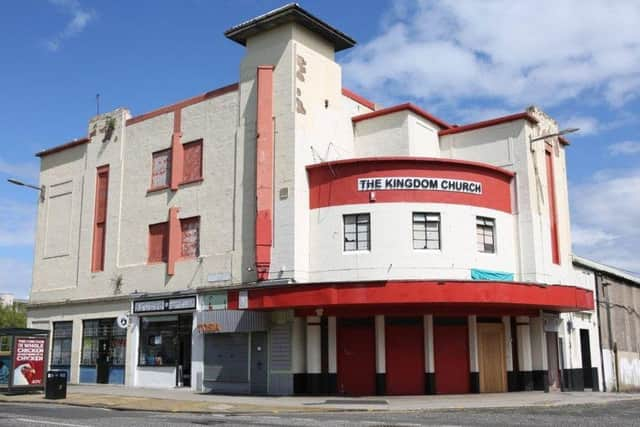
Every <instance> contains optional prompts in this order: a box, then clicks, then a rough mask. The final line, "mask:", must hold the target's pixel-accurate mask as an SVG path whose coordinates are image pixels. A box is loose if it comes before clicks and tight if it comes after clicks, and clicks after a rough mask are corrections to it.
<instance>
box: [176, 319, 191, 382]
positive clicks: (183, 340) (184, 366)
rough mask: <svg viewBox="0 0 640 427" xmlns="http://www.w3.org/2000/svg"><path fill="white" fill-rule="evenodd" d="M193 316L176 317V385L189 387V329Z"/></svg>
mask: <svg viewBox="0 0 640 427" xmlns="http://www.w3.org/2000/svg"><path fill="white" fill-rule="evenodd" d="M192 328H193V315H191V314H181V315H180V316H179V317H178V340H177V344H178V349H177V350H178V353H177V356H178V357H177V358H176V363H177V370H176V374H177V378H176V385H177V386H182V387H191V329H192Z"/></svg>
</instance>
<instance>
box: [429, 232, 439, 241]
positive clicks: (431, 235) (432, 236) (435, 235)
mask: <svg viewBox="0 0 640 427" xmlns="http://www.w3.org/2000/svg"><path fill="white" fill-rule="evenodd" d="M427 240H440V235H439V233H438V232H437V231H427Z"/></svg>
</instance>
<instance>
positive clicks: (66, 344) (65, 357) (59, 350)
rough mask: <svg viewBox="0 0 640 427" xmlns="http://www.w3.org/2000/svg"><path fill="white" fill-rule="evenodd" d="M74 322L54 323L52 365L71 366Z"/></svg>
mask: <svg viewBox="0 0 640 427" xmlns="http://www.w3.org/2000/svg"><path fill="white" fill-rule="evenodd" d="M72 332H73V322H54V323H53V342H52V344H51V365H52V366H69V365H71V336H72Z"/></svg>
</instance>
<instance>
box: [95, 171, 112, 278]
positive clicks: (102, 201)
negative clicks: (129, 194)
mask: <svg viewBox="0 0 640 427" xmlns="http://www.w3.org/2000/svg"><path fill="white" fill-rule="evenodd" d="M108 200H109V166H101V167H99V168H98V169H97V171H96V204H95V214H94V223H93V252H92V254H91V271H94V272H95V271H102V270H104V251H105V241H106V232H107V202H108Z"/></svg>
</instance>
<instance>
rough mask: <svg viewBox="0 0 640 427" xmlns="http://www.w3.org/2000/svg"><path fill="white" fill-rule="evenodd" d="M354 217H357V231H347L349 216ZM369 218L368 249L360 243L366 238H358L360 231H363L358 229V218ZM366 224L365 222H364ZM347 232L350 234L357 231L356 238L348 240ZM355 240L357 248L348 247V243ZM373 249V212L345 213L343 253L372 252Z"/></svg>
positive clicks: (343, 219)
mask: <svg viewBox="0 0 640 427" xmlns="http://www.w3.org/2000/svg"><path fill="white" fill-rule="evenodd" d="M350 217H353V218H355V223H354V224H355V232H354V231H347V218H350ZM361 217H362V218H365V217H366V218H367V222H366V224H367V232H366V233H367V240H366V245H367V247H366V249H361V248H360V244H361V243H364V240H359V239H358V235H359V234H360V233H362V232H361V231H358V224H359V222H358V219H359V218H361ZM362 224H364V222H363V223H362ZM347 233H349V234H354V233H355V240H351V241H347ZM353 242H355V249H347V243H353ZM370 251H371V214H370V213H368V212H362V213H352V214H343V215H342V252H343V253H353V252H370Z"/></svg>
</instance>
